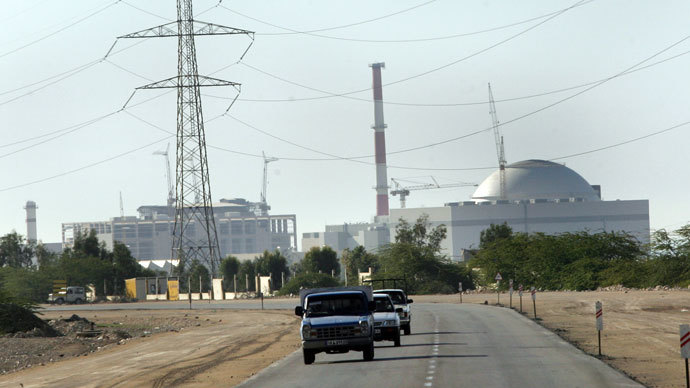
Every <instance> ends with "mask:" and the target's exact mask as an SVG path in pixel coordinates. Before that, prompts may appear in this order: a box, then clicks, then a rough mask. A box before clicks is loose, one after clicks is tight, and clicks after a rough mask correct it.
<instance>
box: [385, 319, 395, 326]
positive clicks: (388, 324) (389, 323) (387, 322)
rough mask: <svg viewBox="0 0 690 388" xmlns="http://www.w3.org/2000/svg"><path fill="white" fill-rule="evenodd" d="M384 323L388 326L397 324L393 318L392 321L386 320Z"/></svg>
mask: <svg viewBox="0 0 690 388" xmlns="http://www.w3.org/2000/svg"><path fill="white" fill-rule="evenodd" d="M383 324H384V325H386V326H395V320H392V319H391V320H390V321H385V322H384V323H383Z"/></svg>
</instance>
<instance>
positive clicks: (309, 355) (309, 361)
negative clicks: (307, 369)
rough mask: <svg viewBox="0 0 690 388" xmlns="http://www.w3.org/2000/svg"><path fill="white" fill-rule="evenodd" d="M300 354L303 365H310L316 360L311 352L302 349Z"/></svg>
mask: <svg viewBox="0 0 690 388" xmlns="http://www.w3.org/2000/svg"><path fill="white" fill-rule="evenodd" d="M302 354H303V355H304V365H310V364H313V363H314V360H316V354H314V352H312V351H311V350H307V349H302Z"/></svg>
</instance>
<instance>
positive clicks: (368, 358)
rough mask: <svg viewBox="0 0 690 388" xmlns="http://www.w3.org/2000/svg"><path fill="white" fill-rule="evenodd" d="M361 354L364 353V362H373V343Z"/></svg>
mask: <svg viewBox="0 0 690 388" xmlns="http://www.w3.org/2000/svg"><path fill="white" fill-rule="evenodd" d="M362 353H364V355H363V356H364V361H371V360H373V359H374V343H373V342H372V343H371V345H370V346H369V347H368V348H366V349H364V351H363V352H362Z"/></svg>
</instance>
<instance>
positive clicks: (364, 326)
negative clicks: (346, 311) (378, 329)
mask: <svg viewBox="0 0 690 388" xmlns="http://www.w3.org/2000/svg"><path fill="white" fill-rule="evenodd" d="M359 328H360V329H362V333H366V332H367V331H369V322H367V321H361V322H359Z"/></svg>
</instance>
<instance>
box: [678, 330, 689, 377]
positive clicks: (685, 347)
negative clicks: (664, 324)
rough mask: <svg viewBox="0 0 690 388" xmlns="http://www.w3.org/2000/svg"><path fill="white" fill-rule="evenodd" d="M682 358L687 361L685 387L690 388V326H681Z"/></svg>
mask: <svg viewBox="0 0 690 388" xmlns="http://www.w3.org/2000/svg"><path fill="white" fill-rule="evenodd" d="M680 356H681V357H683V358H684V359H685V386H686V387H687V388H690V374H688V358H690V325H680Z"/></svg>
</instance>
